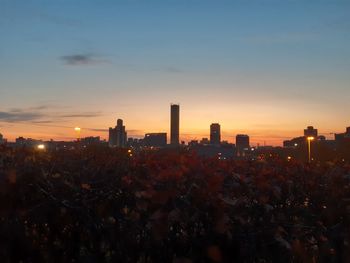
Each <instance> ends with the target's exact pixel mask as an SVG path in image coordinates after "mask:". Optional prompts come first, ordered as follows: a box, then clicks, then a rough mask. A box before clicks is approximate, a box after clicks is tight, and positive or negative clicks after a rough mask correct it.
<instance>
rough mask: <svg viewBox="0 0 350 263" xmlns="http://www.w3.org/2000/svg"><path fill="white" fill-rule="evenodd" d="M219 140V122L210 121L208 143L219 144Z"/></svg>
mask: <svg viewBox="0 0 350 263" xmlns="http://www.w3.org/2000/svg"><path fill="white" fill-rule="evenodd" d="M220 142H221V132H220V124H219V123H212V124H211V125H210V144H214V145H219V144H220Z"/></svg>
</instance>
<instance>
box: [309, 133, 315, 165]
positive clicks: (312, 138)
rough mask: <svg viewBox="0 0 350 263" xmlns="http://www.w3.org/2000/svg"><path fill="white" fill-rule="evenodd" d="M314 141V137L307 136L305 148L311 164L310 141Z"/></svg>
mask: <svg viewBox="0 0 350 263" xmlns="http://www.w3.org/2000/svg"><path fill="white" fill-rule="evenodd" d="M313 140H315V137H312V136H309V137H307V146H308V147H307V148H308V153H309V163H311V141H313Z"/></svg>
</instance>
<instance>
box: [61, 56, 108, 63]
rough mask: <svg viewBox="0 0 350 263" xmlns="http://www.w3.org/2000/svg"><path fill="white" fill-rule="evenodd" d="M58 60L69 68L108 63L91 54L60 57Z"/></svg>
mask: <svg viewBox="0 0 350 263" xmlns="http://www.w3.org/2000/svg"><path fill="white" fill-rule="evenodd" d="M60 60H61V61H62V62H63V63H64V64H65V65H69V66H87V65H97V64H106V63H110V61H109V60H107V59H103V58H100V57H98V56H96V55H93V54H72V55H66V56H62V57H60Z"/></svg>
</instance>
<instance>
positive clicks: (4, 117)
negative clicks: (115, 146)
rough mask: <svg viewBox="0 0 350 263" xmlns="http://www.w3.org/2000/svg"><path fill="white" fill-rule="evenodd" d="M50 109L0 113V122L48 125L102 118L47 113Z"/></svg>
mask: <svg viewBox="0 0 350 263" xmlns="http://www.w3.org/2000/svg"><path fill="white" fill-rule="evenodd" d="M49 109H50V107H49V106H47V105H39V106H35V107H30V108H24V109H21V108H13V109H9V110H5V111H0V122H7V123H20V122H26V123H32V124H45V123H46V124H47V123H57V122H62V121H65V120H66V119H74V118H95V117H99V116H102V114H101V113H100V112H68V113H67V112H65V113H62V112H47V110H49Z"/></svg>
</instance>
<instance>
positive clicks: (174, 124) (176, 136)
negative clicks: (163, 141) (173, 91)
mask: <svg viewBox="0 0 350 263" xmlns="http://www.w3.org/2000/svg"><path fill="white" fill-rule="evenodd" d="M179 141H180V105H178V104H171V105H170V144H171V145H179Z"/></svg>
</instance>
